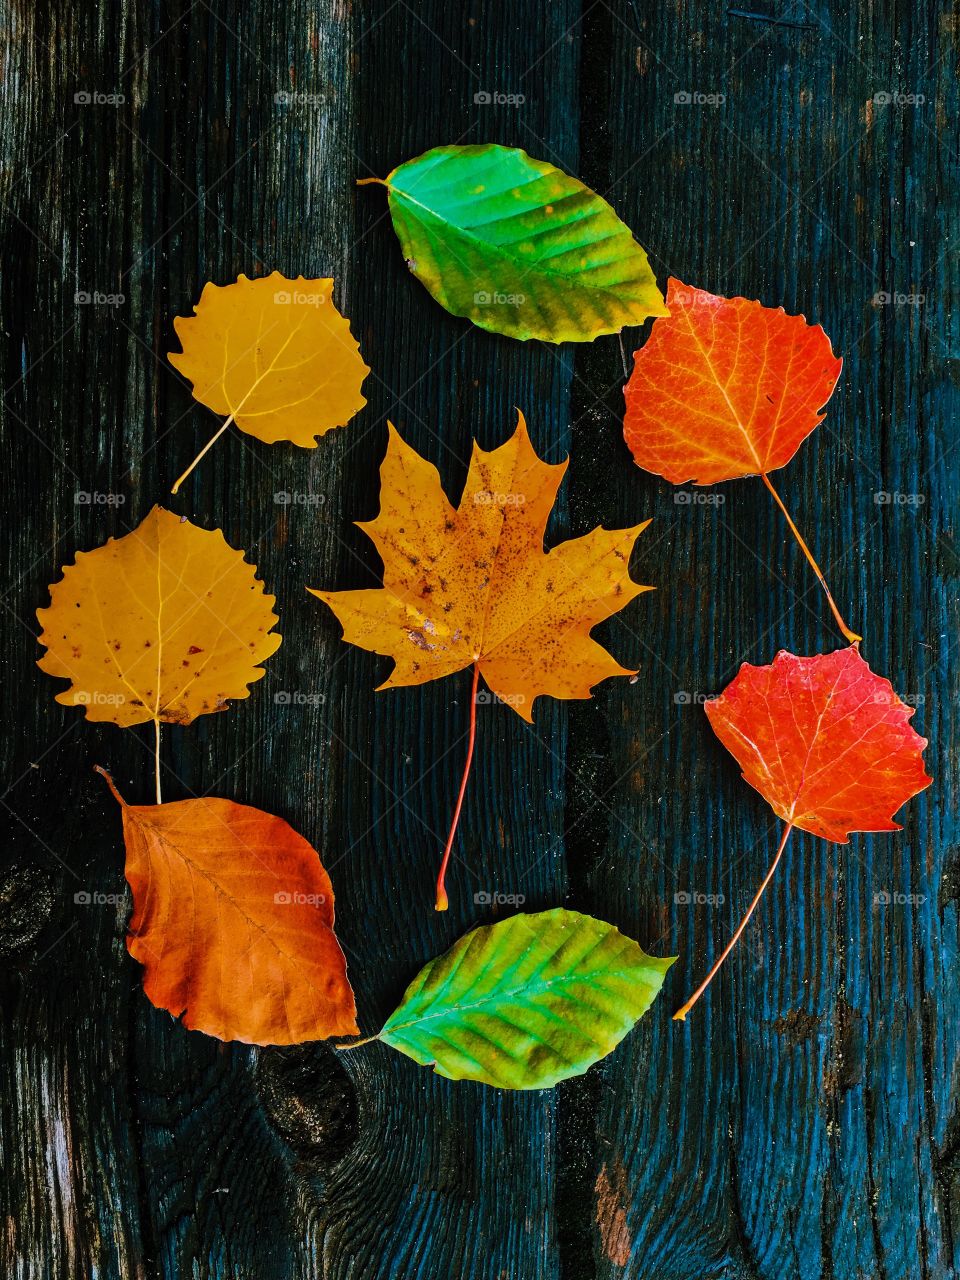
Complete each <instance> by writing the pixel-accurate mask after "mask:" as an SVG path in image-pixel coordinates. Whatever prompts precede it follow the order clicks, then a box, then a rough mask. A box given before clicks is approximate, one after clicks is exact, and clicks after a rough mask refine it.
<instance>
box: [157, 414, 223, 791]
mask: <svg viewBox="0 0 960 1280" xmlns="http://www.w3.org/2000/svg"><path fill="white" fill-rule="evenodd" d="M232 423H233V414H232V413H231V415H230V417H229V418H227V420H226V422H224V423H223V424H222V425H221V427H220V428H219V430H217V431H216V432H215V433H214V434H213V436H211V438H210V439H209V440H208V441H207V443H206V444H205V445H204V446H203V448H202V449H201V450H200V452H199V453H198V454H197V456H196V457H195V458H194V460H193V461H192V462H191V463H190V465H189V467H187V469H186V471H184V473H183V475H182V476H181V477H180V479H179V480H177V481H176V482H175V483H174V486H173V488H172V489H171V490H170V492H171V493H176V492H177V491H178V490H179V488H180V486H181V485H182V484H183V482H184V480H186V478H187V476H188V475H189V474H190V472H191V471H192V470H193V469H194V467H195V466H196V465H197V463H198V462H199V461H200V459H201V458H202V457H203V456H204V454H205V453H208V452H209V451H210V450H211V449H212V448H213V446H214V445H215V444H216V443H217V441H218V440H219V439H220V437H221V436H222V435H223V433H224V432H225V431H226V429H227V427H229V426H231V425H232ZM157 803H158V804H159V801H158V802H157Z"/></svg>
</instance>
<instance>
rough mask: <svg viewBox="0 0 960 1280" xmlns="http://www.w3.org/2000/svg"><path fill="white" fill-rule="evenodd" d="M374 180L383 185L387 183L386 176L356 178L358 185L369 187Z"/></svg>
mask: <svg viewBox="0 0 960 1280" xmlns="http://www.w3.org/2000/svg"><path fill="white" fill-rule="evenodd" d="M372 182H378V183H379V184H380V186H382V187H385V186H386V185H387V183H386V179H384V178H357V180H356V183H357V186H358V187H369V186H370V184H371V183H372Z"/></svg>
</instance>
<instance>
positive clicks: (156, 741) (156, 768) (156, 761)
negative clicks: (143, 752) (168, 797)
mask: <svg viewBox="0 0 960 1280" xmlns="http://www.w3.org/2000/svg"><path fill="white" fill-rule="evenodd" d="M153 780H154V783H155V785H156V788H157V804H163V799H162V797H161V795H160V721H159V719H157V720H154V722H153Z"/></svg>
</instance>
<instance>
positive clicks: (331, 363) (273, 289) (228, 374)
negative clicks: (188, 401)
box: [167, 271, 370, 492]
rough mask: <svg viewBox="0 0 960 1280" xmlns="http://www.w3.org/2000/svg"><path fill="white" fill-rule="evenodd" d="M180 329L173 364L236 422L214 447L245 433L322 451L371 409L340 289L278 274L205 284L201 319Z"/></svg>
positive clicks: (180, 321) (185, 319)
mask: <svg viewBox="0 0 960 1280" xmlns="http://www.w3.org/2000/svg"><path fill="white" fill-rule="evenodd" d="M173 325H174V329H175V330H176V333H177V337H178V338H179V339H180V345H181V346H182V348H183V350H182V352H170V353H169V355H168V357H167V358H168V359H169V361H170V363H171V364H172V365H173V367H174V368H175V369H177V370H178V371H179V372H180V373H182V374H183V375H184V377H186V378H188V379H189V380H190V382H191V383H193V394H194V397H195V399H197V400H199V401H200V403H201V404H205V405H206V406H207V408H208V409H212V410H213V412H214V413H218V414H221V415H224V416H226V418H227V421H226V422H225V423H224V424H223V426H222V427H221V428H220V431H218V432H217V435H216V436H214V440H216V439H217V437H218V436H219V435H220V433H221V432H222V431H224V430H226V427H227V426H229V425H230V423H236V425H237V426H238V427H239V428H240V430H241V431H245V432H246V433H247V434H248V435H251V436H256V438H257V439H258V440H262V441H264V442H265V443H266V444H276V443H277V441H279V440H289V441H292V443H293V444H296V445H299V446H300V447H301V448H302V449H315V448H316V445H317V439H316V438H317V436H322V435H325V434H326V432H328V431H330V430H332V429H333V428H334V427H342V426H344V425H345V424H346V423H347V422H349V421H350V419H351V418H352V417H353V416H354V414H356V413H358V412H359V410H360V409H362V408H363V406H364V405H365V404H366V400H365V399H364V397H363V395H362V394H361V391H360V388H361V386H362V384H363V380H364V378H365V377H366V376H367V374H368V373H369V372H370V370H369V368H368V367H367V366H366V365H365V364H364V362H363V358H362V357H361V355H360V348H359V345H358V343H357V341H356V339H355V338H354V337H353V335H352V334H351V332H350V322H349V320H348V319H347V318H346V317H345V316H343V315H341V314H340V312H339V311H338V310H337V308H336V306H335V305H334V302H333V280H329V279H321V280H307V279H306V278H305V277H303V276H297V277H296V278H295V279H293V280H288V279H287V278H286V277H285V276H282V275H281V274H280V272H279V271H274V272H272V273H271V274H270V275H269V276H264V277H261V278H260V279H258V280H250V279H248V278H247V277H246V276H244V275H241V276H239V277H238V279H237V280H236V282H235V283H234V284H228V285H216V284H206V285H205V286H204V289H203V293H202V294H201V295H200V301H199V302H198V303H197V305H196V306H195V307H194V314H193V315H192V316H177V317H176V318H175V319H174V322H173ZM212 443H213V441H212V440H211V442H210V444H212ZM209 447H210V445H207V448H209ZM203 453H206V449H204V450H203V452H202V453H201V454H200V455H199V456H198V458H197V459H196V460H195V462H194V463H193V464H192V465H191V467H190V468H189V469H188V471H187V472H185V473H184V476H181V477H180V480H178V481H177V485H176V486H175V487H174V492H176V490H177V487H179V485H180V483H181V482H182V480H183V479H184V478H185V476H186V475H187V474H189V471H190V470H192V469H193V466H194V465H196V462H197V461H199V458H200V457H202V456H203Z"/></svg>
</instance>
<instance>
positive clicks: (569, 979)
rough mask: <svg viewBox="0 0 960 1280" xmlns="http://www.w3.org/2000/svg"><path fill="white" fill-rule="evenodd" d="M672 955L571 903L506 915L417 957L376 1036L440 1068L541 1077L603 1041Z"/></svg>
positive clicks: (510, 1080)
mask: <svg viewBox="0 0 960 1280" xmlns="http://www.w3.org/2000/svg"><path fill="white" fill-rule="evenodd" d="M672 964H673V959H672V958H671V959H666V960H658V959H656V958H655V957H653V956H648V955H646V954H645V953H644V952H643V951H642V950H641V949H640V947H639V946H638V945H637V944H636V943H635V942H633V941H632V940H631V939H630V938H625V937H624V936H623V934H622V933H620V931H619V930H618V929H615V928H614V926H613V925H612V924H605V923H604V922H603V921H602V920H595V919H594V918H593V917H592V916H585V915H580V913H579V912H577V911H565V910H564V909H563V908H562V907H558V908H556V909H555V910H553V911H542V912H540V913H539V914H537V915H518V916H511V917H510V918H509V919H508V920H501V921H500V922H499V923H498V924H492V925H483V926H482V927H481V928H479V929H474V930H473V931H472V932H471V933H468V934H465V935H464V936H463V937H462V938H461V939H460V940H459V941H458V942H456V943H455V944H454V945H453V946H452V947H451V948H450V950H449V951H448V952H447V953H446V954H445V955H442V956H440V957H439V958H438V959H436V960H431V961H430V963H429V964H428V965H426V966H425V968H423V969H421V970H420V972H419V974H418V975H417V976H416V978H414V980H413V982H412V983H411V984H410V986H409V987H408V988H407V990H406V993H405V995H404V997H403V1001H402V1003H401V1005H400V1007H399V1009H397V1010H396V1012H395V1013H393V1014H392V1015H391V1016H390V1017H389V1018H388V1019H387V1021H386V1023H385V1025H384V1027H383V1030H382V1031H381V1032H380V1035H379V1037H377V1038H378V1039H380V1040H382V1041H383V1042H384V1043H385V1044H389V1045H391V1046H392V1047H393V1048H394V1049H399V1051H400V1052H401V1053H405V1054H406V1055H407V1056H408V1057H410V1058H413V1059H414V1061H415V1062H419V1063H420V1065H421V1066H430V1065H433V1067H434V1070H435V1071H436V1072H437V1074H438V1075H441V1076H446V1077H447V1078H448V1079H450V1080H479V1081H481V1082H482V1083H483V1084H491V1085H497V1086H499V1087H500V1088H502V1089H547V1088H549V1087H550V1086H551V1085H554V1084H556V1083H557V1081H558V1080H565V1079H567V1077H569V1076H576V1075H580V1074H581V1073H582V1072H584V1071H586V1069H587V1067H589V1066H590V1065H591V1064H592V1063H594V1062H596V1061H597V1060H598V1058H602V1057H604V1056H605V1055H606V1054H608V1053H610V1051H611V1050H612V1049H614V1048H615V1047H616V1046H617V1045H618V1044H619V1043H620V1041H621V1040H622V1039H623V1037H624V1036H625V1035H626V1034H627V1032H628V1031H629V1030H630V1028H631V1027H632V1026H633V1024H634V1023H635V1022H636V1020H637V1019H638V1018H639V1017H640V1016H641V1014H643V1013H645V1012H646V1010H647V1009H648V1008H649V1007H650V1005H651V1003H652V1002H653V1000H654V998H655V997H656V995H657V994H658V992H659V991H660V988H661V986H662V985H663V979H664V975H665V974H666V972H667V970H668V969H669V968H670V966H671V965H672Z"/></svg>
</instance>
